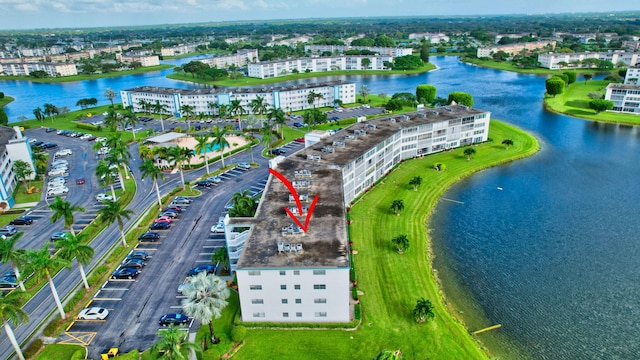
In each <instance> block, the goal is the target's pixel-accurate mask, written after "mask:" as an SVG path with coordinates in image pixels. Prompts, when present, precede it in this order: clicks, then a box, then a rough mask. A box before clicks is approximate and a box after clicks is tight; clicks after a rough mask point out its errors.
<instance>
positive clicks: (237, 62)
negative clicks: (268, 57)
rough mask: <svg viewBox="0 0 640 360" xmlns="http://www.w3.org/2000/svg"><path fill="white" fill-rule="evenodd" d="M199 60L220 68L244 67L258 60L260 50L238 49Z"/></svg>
mask: <svg viewBox="0 0 640 360" xmlns="http://www.w3.org/2000/svg"><path fill="white" fill-rule="evenodd" d="M198 61H200V62H202V63H205V64H207V65H209V66H210V67H215V68H218V69H227V68H229V67H231V66H235V67H238V68H242V67H245V66H247V64H251V63H253V62H256V61H258V50H238V52H237V53H235V54H231V55H224V56H216V57H210V58H206V59H198Z"/></svg>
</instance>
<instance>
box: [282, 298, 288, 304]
mask: <svg viewBox="0 0 640 360" xmlns="http://www.w3.org/2000/svg"><path fill="white" fill-rule="evenodd" d="M281 302H282V303H283V304H288V303H289V300H287V299H282V300H281Z"/></svg>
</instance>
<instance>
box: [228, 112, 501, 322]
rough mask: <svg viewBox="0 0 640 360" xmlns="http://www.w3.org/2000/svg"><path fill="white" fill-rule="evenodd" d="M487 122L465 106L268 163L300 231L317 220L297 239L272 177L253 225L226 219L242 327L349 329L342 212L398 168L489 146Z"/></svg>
mask: <svg viewBox="0 0 640 360" xmlns="http://www.w3.org/2000/svg"><path fill="white" fill-rule="evenodd" d="M489 122H490V113H489V112H487V111H482V110H475V109H470V108H468V107H466V106H462V105H453V106H448V107H444V108H439V109H437V110H436V109H427V110H425V111H420V112H416V113H411V114H406V115H395V116H389V117H386V118H380V119H374V120H369V121H364V122H361V123H356V124H354V125H351V126H350V127H348V128H347V129H344V130H342V131H340V132H338V133H336V134H334V135H330V136H326V137H322V136H319V137H318V139H317V140H318V142H317V143H315V144H312V145H310V146H308V147H306V148H305V149H303V150H301V151H299V152H297V153H295V154H292V155H290V156H288V157H286V158H282V159H281V160H280V161H279V162H276V161H274V162H272V165H271V166H272V167H273V168H274V170H276V171H278V172H279V173H280V174H282V175H283V176H284V177H285V178H286V179H288V181H289V182H290V183H291V186H293V188H294V189H295V190H296V192H297V194H298V195H299V197H300V200H301V203H300V207H301V209H302V215H301V216H297V218H298V219H299V220H300V221H301V223H302V222H304V221H305V218H306V215H307V212H308V211H309V209H311V207H312V206H313V205H312V204H314V202H315V208H314V209H315V210H314V212H313V213H312V217H311V218H310V220H309V222H308V227H307V231H306V232H305V231H302V229H301V228H300V226H299V225H298V224H296V223H295V222H294V221H293V220H292V219H291V218H290V217H289V216H288V215H287V213H286V212H285V210H284V209H285V208H288V209H289V210H290V211H291V212H292V213H294V214H295V215H298V214H299V212H298V211H299V210H298V206H297V204H296V202H295V198H294V197H292V196H290V195H291V193H290V191H289V190H288V188H287V186H286V185H285V184H284V183H283V182H282V181H281V180H280V179H278V178H276V177H274V176H270V178H269V180H268V182H267V186H266V187H265V190H264V193H263V195H262V199H261V202H260V204H259V206H258V210H257V212H256V215H255V217H254V218H231V219H230V218H226V219H225V223H226V227H225V238H226V240H227V243H228V245H229V248H230V249H233V257H231V256H230V259H237V262H235V261H234V260H231V268H232V270H233V271H235V273H236V275H237V279H238V291H239V294H240V308H241V316H242V320H243V321H248V322H264V321H269V322H347V321H350V320H351V317H350V293H349V290H350V282H349V268H350V264H349V257H348V253H349V251H350V250H349V245H348V236H347V230H346V229H347V224H346V217H345V213H346V211H345V209H346V206H349V205H350V204H351V203H352V201H353V200H354V199H355V198H356V197H357V196H358V195H360V194H362V193H363V192H365V191H366V190H367V189H369V188H370V187H371V186H372V185H373V184H374V183H375V182H376V181H377V180H379V179H380V178H382V177H383V176H385V174H386V173H387V172H389V171H390V170H391V169H392V168H393V166H395V165H396V164H398V163H399V162H400V161H402V160H404V159H411V158H414V157H416V156H422V155H426V154H430V153H433V152H439V151H442V150H445V149H450V148H455V147H459V146H464V145H470V144H474V143H478V142H483V141H486V140H487V139H488V133H489ZM316 197H317V199H318V200H317V201H316V200H315V199H316ZM236 229H241V230H238V231H242V233H236ZM231 252H232V250H230V255H231ZM238 252H239V253H240V254H237V253H238Z"/></svg>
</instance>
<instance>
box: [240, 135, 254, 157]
mask: <svg viewBox="0 0 640 360" xmlns="http://www.w3.org/2000/svg"><path fill="white" fill-rule="evenodd" d="M242 136H243V137H244V139H245V140H247V141H248V142H249V147H248V148H247V150H249V151H250V152H251V162H255V161H254V160H253V145H252V142H253V135H251V133H244V134H243V135H242Z"/></svg>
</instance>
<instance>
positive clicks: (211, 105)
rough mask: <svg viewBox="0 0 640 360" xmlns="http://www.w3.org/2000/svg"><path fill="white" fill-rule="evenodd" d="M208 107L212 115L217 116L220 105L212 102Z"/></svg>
mask: <svg viewBox="0 0 640 360" xmlns="http://www.w3.org/2000/svg"><path fill="white" fill-rule="evenodd" d="M207 107H208V108H209V109H211V115H215V114H216V109H217V108H218V103H217V102H213V101H211V102H209V103H207Z"/></svg>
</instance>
